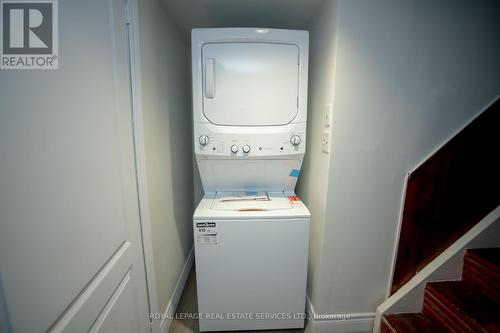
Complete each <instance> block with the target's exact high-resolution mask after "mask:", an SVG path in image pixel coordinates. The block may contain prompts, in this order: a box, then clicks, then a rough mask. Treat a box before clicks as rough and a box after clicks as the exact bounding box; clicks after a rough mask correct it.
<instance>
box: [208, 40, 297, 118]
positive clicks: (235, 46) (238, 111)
mask: <svg viewBox="0 0 500 333" xmlns="http://www.w3.org/2000/svg"><path fill="white" fill-rule="evenodd" d="M202 54H203V63H202V66H203V113H204V115H205V118H206V119H207V120H208V121H210V122H211V123H212V124H215V125H223V126H224V125H225V126H277V125H286V124H289V123H290V122H292V121H293V120H294V119H295V117H296V116H297V112H298V105H299V100H298V89H299V48H298V47H297V45H293V44H279V43H208V44H205V45H203V47H202Z"/></svg>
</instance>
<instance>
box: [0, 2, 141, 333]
mask: <svg viewBox="0 0 500 333" xmlns="http://www.w3.org/2000/svg"><path fill="white" fill-rule="evenodd" d="M127 45H128V42H127V27H126V24H125V16H124V3H123V0H107V1H103V0H86V1H59V69H58V70H0V274H1V276H0V278H1V279H0V283H1V284H0V325H1V326H2V327H1V328H0V331H2V332H3V331H7V332H8V331H13V332H23V333H24V332H45V331H65V332H88V331H92V332H120V333H123V332H131V333H132V332H134V333H137V332H148V331H149V318H148V305H147V293H146V280H145V273H144V264H143V257H142V251H141V239H140V224H139V212H138V203H137V201H138V197H137V189H136V183H135V176H134V155H133V144H132V142H133V141H132V126H131V103H130V98H131V97H130V82H129V63H128V62H129V59H128V52H127V50H128V48H127Z"/></svg>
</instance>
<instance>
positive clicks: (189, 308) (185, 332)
mask: <svg viewBox="0 0 500 333" xmlns="http://www.w3.org/2000/svg"><path fill="white" fill-rule="evenodd" d="M197 304H198V302H197V298H196V278H195V271H194V269H192V270H191V273H190V274H189V277H188V280H187V282H186V287H185V288H184V291H183V293H182V296H181V299H180V301H179V305H178V306H177V311H176V314H177V315H178V314H180V313H196V312H197V311H198V305H197ZM176 317H178V316H176ZM198 332H200V329H199V327H198V321H197V320H194V319H184V320H180V319H176V318H174V319H173V320H172V324H171V325H170V329H169V333H198ZM249 332H252V333H256V332H258V333H266V332H271V333H310V329H309V327H307V326H306V328H305V329H296V330H273V331H249ZM238 333H245V331H238Z"/></svg>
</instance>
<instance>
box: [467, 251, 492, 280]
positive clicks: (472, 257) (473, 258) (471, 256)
mask: <svg viewBox="0 0 500 333" xmlns="http://www.w3.org/2000/svg"><path fill="white" fill-rule="evenodd" d="M467 263H475V264H477V265H480V266H483V267H484V268H486V269H488V270H491V271H492V272H495V274H500V266H499V265H497V264H496V263H494V262H492V261H490V260H488V259H487V258H484V257H482V256H481V255H480V254H478V253H477V252H474V250H467V251H466V252H465V257H464V266H465V265H466V264H467Z"/></svg>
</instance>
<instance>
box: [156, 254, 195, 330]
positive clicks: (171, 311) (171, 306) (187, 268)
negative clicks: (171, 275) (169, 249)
mask: <svg viewBox="0 0 500 333" xmlns="http://www.w3.org/2000/svg"><path fill="white" fill-rule="evenodd" d="M193 261H194V246H193V247H192V248H191V251H189V255H188V257H187V259H186V262H185V264H184V267H183V268H182V272H181V275H180V276H179V279H178V280H177V284H176V285H175V288H174V292H173V293H172V297H170V300H169V301H168V305H167V308H166V309H165V312H164V313H163V316H162V320H161V322H160V332H162V333H166V332H168V329H169V328H170V324H171V323H172V318H173V317H174V315H175V310H176V309H177V305H178V304H179V300H180V299H181V295H182V292H183V291H184V287H185V286H186V281H187V279H188V276H189V272H191V267H193Z"/></svg>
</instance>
